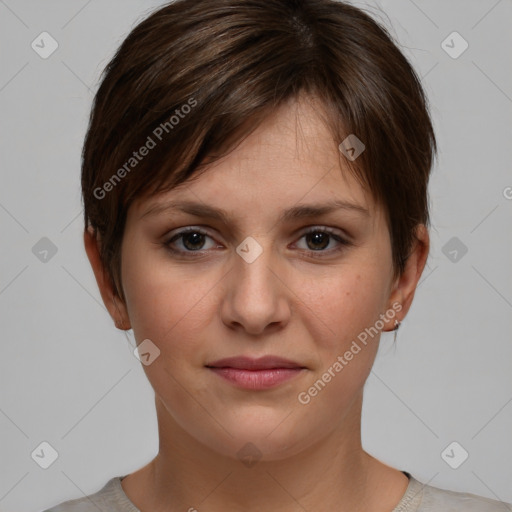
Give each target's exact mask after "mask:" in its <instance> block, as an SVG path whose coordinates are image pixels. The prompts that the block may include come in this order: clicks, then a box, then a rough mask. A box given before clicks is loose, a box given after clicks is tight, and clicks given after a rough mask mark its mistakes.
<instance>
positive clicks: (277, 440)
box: [113, 101, 419, 460]
mask: <svg viewBox="0 0 512 512" xmlns="http://www.w3.org/2000/svg"><path fill="white" fill-rule="evenodd" d="M319 108H320V107H319V105H315V104H314V103H312V102H311V101H310V102H306V101H301V102H300V103H290V104H288V105H286V106H284V107H282V108H281V109H280V110H278V111H276V113H275V115H274V116H273V117H272V118H268V119H267V120H266V121H265V123H264V124H262V125H261V126H260V127H259V128H258V129H257V130H256V131H255V132H253V133H252V134H251V135H250V136H249V137H248V138H247V139H245V140H244V141H243V143H242V144H240V145H239V146H238V147H237V148H236V149H235V150H234V151H233V152H231V153H230V154H229V155H227V156H226V157H224V158H223V159H222V160H220V161H218V162H216V163H215V164H213V165H211V167H210V168H209V169H208V170H207V171H206V172H205V173H204V174H202V175H201V176H200V177H199V178H198V179H197V180H196V181H191V182H188V183H186V184H183V185H180V186H179V187H178V188H175V189H173V190H172V191H170V192H166V193H165V194H163V195H160V196H155V197H152V198H149V199H145V200H144V201H138V202H135V203H133V204H132V205H131V207H130V210H129V212H128V217H127V223H126V229H125V234H124V239H123V245H122V273H121V277H122V282H123V289H124V292H125V297H126V304H125V305H122V310H121V314H123V315H125V316H126V319H127V321H129V323H130V325H131V327H132V328H133V331H134V334H135V337H136V339H137V342H138V343H140V342H142V341H143V340H146V339H149V340H151V344H149V345H147V346H148V347H150V350H149V352H150V353H151V352H152V351H154V350H156V348H155V347H157V348H158V350H159V351H160V353H159V355H158V357H156V359H154V361H152V362H151V364H149V365H144V366H143V368H144V371H145V373H146V375H147V378H148V379H149V381H150V383H151V385H152V387H153V388H154V390H155V393H156V396H157V403H158V402H159V403H160V410H159V424H160V427H162V424H163V425H164V428H165V430H166V431H167V432H174V433H178V432H179V433H186V435H187V436H189V438H190V440H194V441H199V442H200V443H202V444H203V445H206V446H207V447H209V448H211V449H212V450H214V451H216V452H221V453H223V454H225V455H229V456H233V457H236V456H237V455H236V454H237V452H238V450H240V448H241V447H242V446H244V445H245V444H246V443H247V442H252V443H253V444H254V445H255V446H256V447H257V448H258V450H259V451H260V452H261V453H262V455H263V457H265V458H266V459H268V460H272V459H279V458H284V457H286V456H289V455H292V454H295V453H298V452H300V451H302V450H305V449H307V448H308V447H310V446H312V445H313V444H314V443H316V442H318V441H319V440H321V439H322V438H325V437H326V436H329V435H336V434H339V435H348V434H347V432H348V431H347V429H349V428H351V427H349V425H356V424H357V420H358V418H355V417H353V416H354V415H357V414H359V411H358V410H357V407H356V404H357V403H359V401H360V399H361V395H362V389H363V385H364V382H365V380H366V379H367V377H368V374H369V372H370V369H371V367H372V364H373V361H374V357H375V355H376V351H377V348H378V341H379V337H380V331H381V330H391V329H392V328H393V327H394V323H395V320H396V319H399V320H402V319H403V316H404V312H405V311H406V310H407V308H408V301H409V300H412V295H411V293H412V292H413V289H414V287H415V284H416V281H415V280H414V279H413V280H412V282H411V279H409V280H408V281H407V282H406V283H405V284H406V286H405V287H402V288H401V287H400V286H401V285H400V282H395V281H392V260H391V246H390V238H389V232H388V228H387V225H386V221H385V218H384V215H383V211H382V210H381V209H380V208H378V207H377V205H376V204H374V203H373V201H372V199H371V197H370V196H369V195H367V194H366V193H365V191H364V190H363V189H362V188H361V187H360V185H359V184H358V183H357V182H356V181H355V180H354V179H353V178H352V177H351V176H350V174H349V173H348V172H347V171H346V169H343V168H341V167H340V163H339V162H340V160H339V158H338V154H337V151H338V149H337V146H338V144H339V142H340V141H334V140H333V139H332V137H331V136H330V135H329V132H328V131H327V129H326V127H325V126H324V125H323V124H322V123H321V121H320V120H319V119H318V118H317V116H316V112H318V110H319ZM177 202H181V203H184V202H188V203H194V204H195V205H197V206H196V207H194V208H183V209H180V208H178V207H177V206H176V205H175V206H174V207H171V206H170V203H177ZM334 202H338V203H337V205H334V206H333V207H332V209H331V210H329V211H327V210H326V211H325V212H323V213H319V212H317V213H315V214H314V215H312V211H308V210H306V209H304V208H302V207H304V206H313V207H315V208H316V207H326V206H332V205H333V204H334ZM349 205H351V206H349ZM165 206H167V207H168V208H164V207H165ZM205 207H207V208H210V209H215V210H218V211H221V210H222V212H223V213H224V218H221V217H216V216H215V215H212V214H211V213H209V212H208V211H207V210H206V208H205ZM201 208H203V209H204V211H200V209H201ZM301 208H302V209H301ZM183 210H188V211H183ZM287 212H288V215H285V214H286V213H287ZM293 213H295V215H294V214H293ZM185 230H186V232H184V231H185ZM414 275H416V274H414ZM418 277H419V276H418ZM407 286H408V287H409V288H408V289H407V288H406V287H407ZM408 290H409V292H410V293H407V291H408ZM397 304H398V306H397ZM400 310H401V311H400ZM114 314H115V313H114V312H113V315H114ZM365 329H369V330H370V329H373V330H370V331H368V330H367V331H365ZM376 330H378V331H379V332H378V334H375V331H376ZM368 332H371V333H372V334H371V335H370V334H368ZM365 333H366V336H365ZM365 338H366V339H365ZM363 340H364V341H363ZM146 343H147V342H146ZM155 353H156V352H155ZM264 356H272V357H273V358H274V359H267V360H266V361H265V360H261V361H256V362H254V360H255V359H258V358H261V357H264ZM150 357H151V356H150ZM233 357H235V358H249V362H248V361H247V360H241V359H239V360H234V361H233V360H232V361H228V362H227V363H226V362H220V363H218V361H220V360H222V359H225V358H233ZM276 358H281V359H284V360H285V361H282V360H278V359H276ZM251 360H252V363H251ZM251 364H253V366H252V367H251ZM315 383H316V384H315ZM354 428H355V427H354ZM176 435H178V434H176Z"/></svg>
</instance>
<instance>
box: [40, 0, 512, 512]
mask: <svg viewBox="0 0 512 512" xmlns="http://www.w3.org/2000/svg"><path fill="white" fill-rule="evenodd" d="M435 152H436V141H435V136H434V133H433V129H432V124H431V120H430V117H429V113H428V108H427V101H426V98H425V95H424V92H423V90H422V87H421V85H420V82H419V80H418V78H417V75H416V74H415V72H414V70H413V69H412V67H411V66H410V64H409V63H408V61H407V60H406V59H405V57H404V56H403V55H402V53H401V52H400V51H399V50H398V48H397V47H396V45H395V44H394V43H393V41H392V39H391V37H390V36H389V34H388V33H387V32H386V31H385V29H384V28H382V27H380V26H379V25H378V24H376V23H375V22H374V21H373V20H372V19H371V18H370V17H369V16H367V15H366V14H365V13H363V12H362V11H361V10H359V9H357V8H355V7H353V6H350V5H348V4H344V3H342V2H335V1H332V0H303V1H300V0H296V1H285V0H265V2H261V1H253V0H248V1H247V0H197V1H191V0H179V1H177V2H174V3H172V4H169V5H167V6H165V7H162V8H161V9H159V10H158V11H156V12H155V13H153V14H152V15H151V16H149V17H148V18H147V19H146V20H145V21H143V22H142V23H140V24H139V25H138V26H137V27H135V28H134V29H133V31H132V32H131V33H130V34H129V36H128V37H127V39H126V40H125V41H124V42H123V44H122V45H121V47H120V49H119V50H118V52H117V54H116V55H115V57H114V58H113V60H112V61H111V62H110V64H109V65H108V66H107V69H106V70H105V73H104V76H103V80H102V84H101V86H100V89H99V91H98V93H97V96H96V99H95V102H94V106H93V109H92V114H91V120H90V125H89V130H88V133H87V136H86V140H85V145H84V151H83V167H82V189H83V199H84V210H85V224H86V229H85V233H84V242H85V247H86V251H87V255H88V257H89V260H90V262H91V265H92V268H93V270H94V273H95V276H96V279H97V283H98V286H99V289H100V292H101V295H102V298H103V301H104V303H105V305H106V307H107V309H108V310H109V312H110V314H111V316H112V318H113V320H114V322H115V324H116V326H117V327H118V328H119V329H125V330H127V329H133V332H134V335H135V338H136V339H137V343H138V353H139V357H140V359H141V362H142V363H143V368H144V371H145V372H146V375H147V377H148V379H149V382H150V383H151V385H152V387H153V389H154V390H155V403H156V410H157V417H158V425H159V439H160V445H159V453H158V455H157V456H156V457H155V459H154V460H152V461H151V462H150V463H149V464H148V465H146V466H144V467H143V468H141V469H140V470H138V471H136V472H134V473H132V474H129V475H124V476H118V477H115V478H112V479H111V480H110V481H109V482H107V483H106V484H105V486H104V487H103V488H102V489H101V490H99V491H98V492H97V493H95V494H94V495H91V496H89V497H88V498H83V499H79V500H75V501H72V502H66V503H63V504H61V505H59V506H57V507H54V508H52V509H50V510H51V511H53V512H58V511H64V510H95V509H97V508H100V509H104V510H114V511H135V510H142V511H146V510H147V511H149V510H155V511H156V510H172V511H174V510H176V511H177V510H188V511H190V512H192V511H196V510H197V511H201V512H202V511H220V510H229V511H242V510H243V511H251V510H272V511H277V510H283V511H295V510H308V511H317V510H318V511H320V510H322V511H323V510H340V511H342V510H343V511H351V512H354V511H356V512H357V511H363V510H364V511H365V512H390V511H396V512H398V511H402V512H403V511H407V512H413V511H417V512H427V511H436V512H437V511H443V510H446V511H448V510H449V511H459V510H460V511H468V510H475V511H476V510H478V511H483V510H485V511H495V510H496V511H498V510H503V506H504V504H502V503H499V502H497V501H492V500H489V499H486V498H482V497H477V496H474V495H470V494H466V493H457V492H451V491H445V490H441V489H438V488H435V487H432V486H428V485H423V484H421V483H420V482H419V481H418V480H416V479H415V478H414V477H412V475H410V474H409V473H407V472H406V471H401V470H399V469H395V468H392V467H390V466H388V465H386V464H384V463H383V462H381V461H379V460H378V459H376V458H375V457H373V456H371V455H370V454H368V453H367V452H365V451H364V449H363V447H362V444H361V432H360V431H361V409H362V399H363V388H364V384H365V381H366V379H367V377H368V375H369V373H370V370H371V367H372V364H373V361H374V359H375V356H376V353H377V349H378V343H379V339H380V333H381V332H382V331H392V330H396V329H398V327H399V325H400V321H402V320H403V318H404V317H405V316H406V314H407V312H408V310H409V308H410V306H411V303H412V300H413V297H414V293H415V290H416V286H417V284H418V281H419V279H420V276H421V274H422V271H423V269H424V266H425V263H426V260H427V257H428V251H429V235H428V225H429V211H428V196H427V188H428V179H429V173H430V169H431V166H432V160H433V157H434V156H435Z"/></svg>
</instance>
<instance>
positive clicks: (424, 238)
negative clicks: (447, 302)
mask: <svg viewBox="0 0 512 512" xmlns="http://www.w3.org/2000/svg"><path fill="white" fill-rule="evenodd" d="M429 249H430V237H429V234H428V229H427V227H426V226H425V225H424V224H418V225H417V226H416V240H415V242H414V244H413V247H412V249H411V252H410V254H409V257H408V258H407V261H406V264H405V269H404V272H403V274H402V275H401V276H400V277H398V278H397V279H396V280H395V281H394V285H393V288H392V290H391V294H390V296H389V300H388V305H387V307H388V310H394V311H396V315H395V316H394V317H393V318H392V319H390V320H388V321H386V327H387V328H386V329H384V330H385V331H392V330H394V329H395V321H396V320H398V321H399V322H401V321H402V320H403V319H404V318H405V316H406V315H407V312H408V311H409V308H410V307H411V304H412V300H413V298H414V293H415V292H416V287H417V285H418V281H419V279H420V277H421V274H422V273H423V269H424V268H425V264H426V262H427V257H428V253H429ZM398 304H400V306H401V307H400V306H398ZM393 305H394V307H393Z"/></svg>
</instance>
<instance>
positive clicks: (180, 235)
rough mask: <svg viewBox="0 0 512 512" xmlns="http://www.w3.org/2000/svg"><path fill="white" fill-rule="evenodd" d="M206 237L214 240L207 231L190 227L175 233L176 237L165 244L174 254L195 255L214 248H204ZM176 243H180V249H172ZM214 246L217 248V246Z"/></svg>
mask: <svg viewBox="0 0 512 512" xmlns="http://www.w3.org/2000/svg"><path fill="white" fill-rule="evenodd" d="M205 237H206V238H210V239H211V240H213V239H212V238H211V237H210V236H208V233H207V232H206V231H204V230H202V229H200V228H197V227H194V226H190V227H188V228H185V229H182V230H181V231H178V232H177V233H175V234H174V236H172V237H171V238H170V239H169V240H168V241H167V242H165V246H166V247H167V248H168V249H169V250H170V251H171V252H173V253H194V252H199V251H203V250H208V249H211V248H212V247H204V245H205ZM175 242H179V244H178V245H180V246H181V247H180V248H179V249H174V248H173V247H172V245H173V244H175ZM213 245H214V246H215V244H213Z"/></svg>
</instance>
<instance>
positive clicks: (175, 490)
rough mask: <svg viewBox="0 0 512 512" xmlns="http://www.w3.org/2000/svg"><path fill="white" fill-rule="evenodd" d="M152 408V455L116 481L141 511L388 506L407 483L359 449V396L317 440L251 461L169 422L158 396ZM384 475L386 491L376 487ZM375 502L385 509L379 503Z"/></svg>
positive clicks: (380, 485) (249, 511) (285, 511)
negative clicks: (155, 433)
mask: <svg viewBox="0 0 512 512" xmlns="http://www.w3.org/2000/svg"><path fill="white" fill-rule="evenodd" d="M156 407H157V415H158V425H159V436H160V446H159V453H158V455H157V456H156V457H155V459H154V460H153V461H151V462H150V463H149V464H148V465H147V466H145V467H144V468H143V469H141V470H140V471H139V472H137V473H134V474H133V475H130V476H128V477H126V478H125V479H124V480H123V488H124V489H125V492H126V493H127V495H128V497H129V498H130V499H131V500H132V501H133V502H134V503H135V505H136V506H138V507H139V508H140V509H141V510H149V509H151V510H162V511H163V510H168V511H174V510H187V511H190V512H194V510H198V511H200V512H210V511H211V512H214V511H219V510H230V511H233V512H239V511H240V512H242V511H243V512H252V511H260V510H262V509H263V510H272V511H276V512H289V511H294V510H337V511H340V512H343V511H351V512H356V511H363V510H365V511H370V510H391V509H392V508H393V506H394V505H395V504H396V503H397V502H398V501H399V499H400V497H401V496H402V495H403V492H405V488H406V486H407V485H406V482H407V478H406V477H405V475H403V474H402V473H400V472H398V471H396V470H393V469H392V468H389V467H388V466H385V465H383V464H382V463H380V462H379V461H377V460H376V459H374V458H373V457H371V456H370V455H368V454H367V453H366V452H365V451H364V450H363V449H362V446H361V438H360V430H361V428H360V418H361V408H362V394H361V396H359V397H358V398H357V399H356V400H355V401H354V403H353V404H352V407H351V409H350V410H349V411H348V413H347V414H346V416H345V418H344V419H343V420H342V421H341V422H340V425H339V426H337V428H334V429H332V430H331V431H330V433H329V435H327V436H325V437H324V438H322V439H321V440H320V441H317V442H316V443H315V444H312V445H310V446H309V447H307V448H306V449H303V450H301V451H300V452H298V453H295V454H294V455H291V456H288V457H284V458H279V459H276V460H265V458H263V459H261V460H257V461H256V462H252V463H250V462H248V461H245V463H243V462H242V461H241V460H239V459H237V458H233V457H228V456H226V455H222V454H220V453H218V452H216V451H214V450H212V449H210V448H209V447H207V446H206V445H205V444H203V443H200V442H198V441H197V440H196V439H195V438H194V437H192V436H191V435H190V434H188V433H187V432H185V431H184V430H183V429H182V428H181V427H180V426H179V425H178V424H177V423H176V422H175V421H174V420H173V418H172V417H171V416H170V415H169V413H168V411H167V409H166V408H165V407H164V405H163V404H162V402H161V401H160V400H159V399H158V397H157V398H156ZM290 448H291V447H286V449H290ZM399 475H400V476H399ZM135 476H137V478H134V477H135ZM397 478H398V479H400V482H398V480H397ZM390 479H391V480H393V482H394V487H393V490H391V491H390V487H389V486H386V485H384V483H385V482H387V483H389V482H390V481H391V480H390ZM397 484H399V485H398V486H397ZM379 489H380V491H381V495H380V496H379V497H378V498H379V499H378V500H377V499H376V492H375V491H376V490H379ZM384 495H386V496H384ZM383 499H384V500H385V499H388V501H389V504H390V506H391V508H380V507H381V506H382V503H383V501H382V500H383ZM377 502H378V505H376V503H377Z"/></svg>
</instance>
